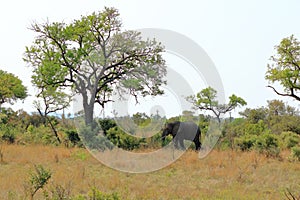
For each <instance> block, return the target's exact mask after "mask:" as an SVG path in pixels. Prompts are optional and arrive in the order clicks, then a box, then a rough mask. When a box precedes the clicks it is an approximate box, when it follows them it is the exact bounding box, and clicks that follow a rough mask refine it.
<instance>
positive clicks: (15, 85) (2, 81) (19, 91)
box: [0, 70, 27, 107]
mask: <svg viewBox="0 0 300 200" xmlns="http://www.w3.org/2000/svg"><path fill="white" fill-rule="evenodd" d="M26 97H27V89H26V87H25V86H23V84H22V81H21V80H20V79H19V78H18V77H16V76H15V75H13V74H11V73H7V72H5V71H3V70H0V107H1V104H3V103H11V104H12V103H13V102H14V101H16V100H18V99H20V100H22V99H25V98H26Z"/></svg>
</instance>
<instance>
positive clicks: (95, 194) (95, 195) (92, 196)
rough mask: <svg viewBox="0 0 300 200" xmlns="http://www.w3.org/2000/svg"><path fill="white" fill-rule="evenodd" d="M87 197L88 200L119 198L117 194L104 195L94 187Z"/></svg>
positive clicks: (113, 199) (114, 199)
mask: <svg viewBox="0 0 300 200" xmlns="http://www.w3.org/2000/svg"><path fill="white" fill-rule="evenodd" d="M88 197H89V199H90V200H118V199H120V197H119V196H118V194H117V193H112V194H105V193H104V192H101V191H100V190H98V189H97V188H96V187H92V188H91V190H90V192H89V194H88Z"/></svg>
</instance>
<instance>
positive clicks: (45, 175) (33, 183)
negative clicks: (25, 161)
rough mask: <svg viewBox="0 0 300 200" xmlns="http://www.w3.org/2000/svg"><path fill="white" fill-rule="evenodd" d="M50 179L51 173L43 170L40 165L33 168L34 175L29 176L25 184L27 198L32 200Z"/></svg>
mask: <svg viewBox="0 0 300 200" xmlns="http://www.w3.org/2000/svg"><path fill="white" fill-rule="evenodd" d="M50 178H51V172H50V171H49V170H47V169H45V168H44V167H43V166H42V165H36V166H35V173H31V174H30V178H29V181H28V182H27V183H25V192H26V193H29V198H30V199H31V200H32V199H33V197H34V195H35V194H36V193H37V191H39V190H40V189H42V188H43V187H44V186H45V185H46V184H47V182H48V180H49V179H50Z"/></svg>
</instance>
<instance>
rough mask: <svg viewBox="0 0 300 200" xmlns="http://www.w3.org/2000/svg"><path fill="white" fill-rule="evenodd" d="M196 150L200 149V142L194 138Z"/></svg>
mask: <svg viewBox="0 0 300 200" xmlns="http://www.w3.org/2000/svg"><path fill="white" fill-rule="evenodd" d="M194 143H195V147H196V151H199V150H200V149H201V142H200V141H199V140H194Z"/></svg>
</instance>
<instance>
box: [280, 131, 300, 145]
mask: <svg viewBox="0 0 300 200" xmlns="http://www.w3.org/2000/svg"><path fill="white" fill-rule="evenodd" d="M280 139H281V141H282V147H283V148H288V149H290V148H292V147H294V146H296V145H297V144H299V142H300V136H299V135H297V134H296V133H294V132H291V131H286V132H282V133H281V134H280Z"/></svg>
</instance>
